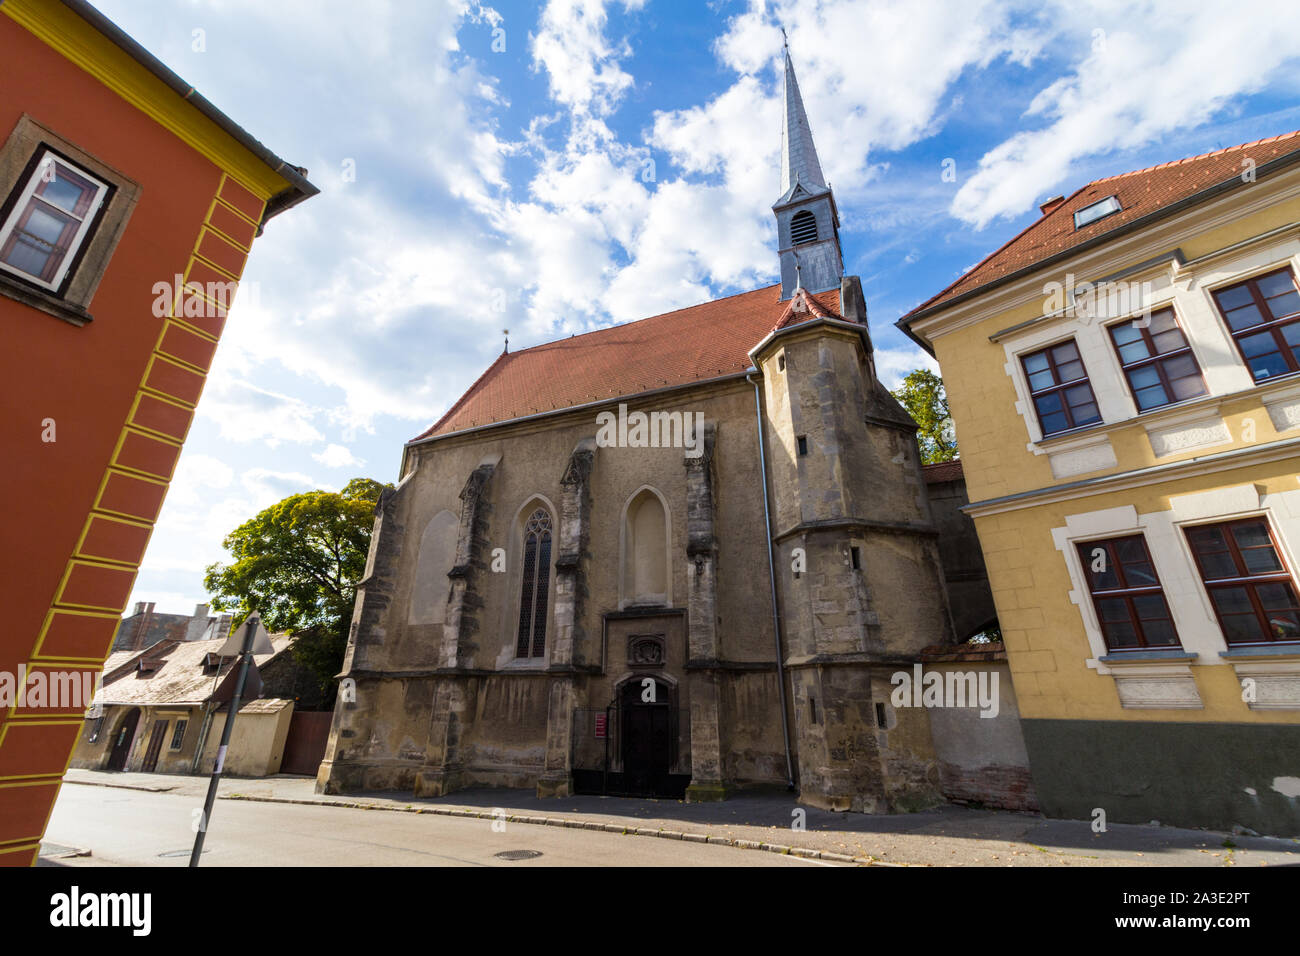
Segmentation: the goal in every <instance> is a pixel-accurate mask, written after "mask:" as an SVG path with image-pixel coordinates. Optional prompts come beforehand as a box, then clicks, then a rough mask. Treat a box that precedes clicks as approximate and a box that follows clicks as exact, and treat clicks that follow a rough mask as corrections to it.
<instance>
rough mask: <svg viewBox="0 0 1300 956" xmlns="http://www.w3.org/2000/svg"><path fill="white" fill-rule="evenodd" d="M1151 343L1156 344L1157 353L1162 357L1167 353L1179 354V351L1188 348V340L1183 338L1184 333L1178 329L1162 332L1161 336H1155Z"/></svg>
mask: <svg viewBox="0 0 1300 956" xmlns="http://www.w3.org/2000/svg"><path fill="white" fill-rule="evenodd" d="M1151 341H1152V342H1154V343H1155V346H1156V351H1157V352H1159V353H1161V354H1162V355H1163V354H1164V353H1165V352H1177V351H1178V350H1179V349H1185V348H1187V340H1186V339H1185V338H1183V333H1182V332H1179V331H1178V330H1177V329H1170V330H1169V331H1168V332H1161V333H1160V334H1159V335H1156V336H1153V337H1152V340H1151Z"/></svg>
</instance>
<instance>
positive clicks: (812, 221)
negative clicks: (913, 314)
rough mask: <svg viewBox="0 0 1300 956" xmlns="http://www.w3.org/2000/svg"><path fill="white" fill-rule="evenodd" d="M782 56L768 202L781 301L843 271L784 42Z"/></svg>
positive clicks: (835, 225) (828, 199)
mask: <svg viewBox="0 0 1300 956" xmlns="http://www.w3.org/2000/svg"><path fill="white" fill-rule="evenodd" d="M784 32H785V31H782V33H784ZM784 57H785V113H784V115H783V116H782V118H781V198H780V199H778V200H777V201H776V203H775V204H773V206H772V212H773V213H774V214H775V216H776V237H777V246H778V249H777V251H778V252H779V253H780V255H781V299H782V300H786V299H789V298H790V297H791V296H793V295H794V294H795V292H796V291H797V290H799V289H805V290H807V291H808V292H825V291H826V290H828V289H837V288H839V286H840V277H841V276H843V274H844V254H843V252H842V251H841V250H840V217H839V213H838V212H837V211H836V209H835V197H834V196H833V195H832V194H831V188H830V186H828V185H827V184H826V180H825V178H824V176H823V175H822V164H821V161H820V160H819V159H818V158H817V147H815V146H814V145H813V138H812V129H811V128H810V127H809V125H808V114H807V113H806V112H804V108H803V97H802V96H800V95H799V81H798V80H796V79H795V77H794V63H793V62H791V60H790V48H789V47H788V46H787V47H786V48H785V50H784Z"/></svg>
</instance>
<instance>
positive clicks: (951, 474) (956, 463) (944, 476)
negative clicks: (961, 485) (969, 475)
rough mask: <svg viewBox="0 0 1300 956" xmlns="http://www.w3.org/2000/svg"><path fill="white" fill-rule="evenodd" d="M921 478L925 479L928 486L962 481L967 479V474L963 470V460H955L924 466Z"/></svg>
mask: <svg viewBox="0 0 1300 956" xmlns="http://www.w3.org/2000/svg"><path fill="white" fill-rule="evenodd" d="M921 477H922V478H924V479H925V483H926V484H927V485H933V484H937V483H938V482H941V481H961V480H962V479H963V478H965V477H966V473H965V471H963V470H962V467H961V459H960V458H954V459H953V460H952V461H936V462H935V463H934V464H932V465H922V466H921Z"/></svg>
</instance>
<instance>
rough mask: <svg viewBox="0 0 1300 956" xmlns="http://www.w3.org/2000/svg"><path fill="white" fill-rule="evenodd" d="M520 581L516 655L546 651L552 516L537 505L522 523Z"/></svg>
mask: <svg viewBox="0 0 1300 956" xmlns="http://www.w3.org/2000/svg"><path fill="white" fill-rule="evenodd" d="M523 568H524V570H523V583H522V588H521V591H520V595H519V641H518V643H517V644H516V646H515V656H516V657H543V656H545V654H546V603H547V596H548V595H549V593H550V583H551V516H550V514H549V513H548V512H547V511H546V509H545V508H538V509H537V510H536V511H534V512H533V513H532V514H531V515H529V516H528V520H527V521H526V522H525V523H524V563H523Z"/></svg>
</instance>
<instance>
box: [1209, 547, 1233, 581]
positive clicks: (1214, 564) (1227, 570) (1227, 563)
mask: <svg viewBox="0 0 1300 956" xmlns="http://www.w3.org/2000/svg"><path fill="white" fill-rule="evenodd" d="M1201 573H1202V574H1204V575H1205V578H1206V580H1209V581H1212V580H1214V579H1215V578H1235V577H1237V576H1238V575H1237V565H1236V562H1234V561H1233V560H1232V555H1230V554H1228V553H1227V552H1226V551H1225V552H1222V553H1218V554H1205V555H1202V556H1201Z"/></svg>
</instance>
